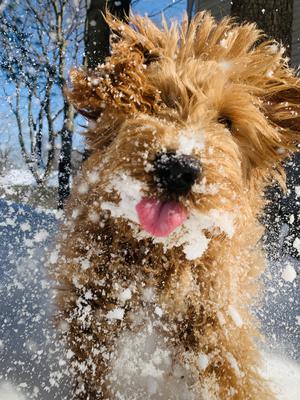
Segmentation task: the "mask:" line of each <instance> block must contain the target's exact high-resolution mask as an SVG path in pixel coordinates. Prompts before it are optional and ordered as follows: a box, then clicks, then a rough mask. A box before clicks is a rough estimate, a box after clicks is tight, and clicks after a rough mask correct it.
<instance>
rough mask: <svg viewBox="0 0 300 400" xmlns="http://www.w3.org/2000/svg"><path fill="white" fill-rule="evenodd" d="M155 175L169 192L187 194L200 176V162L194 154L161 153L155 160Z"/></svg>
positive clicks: (178, 194)
mask: <svg viewBox="0 0 300 400" xmlns="http://www.w3.org/2000/svg"><path fill="white" fill-rule="evenodd" d="M153 166H154V176H155V178H156V180H157V181H158V184H159V185H160V186H161V187H162V188H163V189H165V190H166V191H167V192H168V193H169V194H175V195H177V196H181V195H187V194H188V193H189V191H190V190H191V187H192V186H193V184H194V183H195V181H196V179H197V178H198V177H199V176H200V173H201V165H200V162H199V161H198V160H197V159H196V158H195V157H193V156H190V155H185V154H176V153H174V152H166V153H160V154H158V155H157V157H156V159H155V160H154V165H153Z"/></svg>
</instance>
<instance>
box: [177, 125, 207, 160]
mask: <svg viewBox="0 0 300 400" xmlns="http://www.w3.org/2000/svg"><path fill="white" fill-rule="evenodd" d="M178 141H179V147H178V150H177V153H178V154H185V155H190V154H192V152H193V151H194V150H197V151H202V150H204V133H203V131H201V130H199V131H198V132H195V131H193V130H187V131H181V132H180V133H179V138H178Z"/></svg>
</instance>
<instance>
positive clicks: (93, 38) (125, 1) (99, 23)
mask: <svg viewBox="0 0 300 400" xmlns="http://www.w3.org/2000/svg"><path fill="white" fill-rule="evenodd" d="M130 3H131V0H119V1H112V0H90V6H89V8H88V10H87V17H86V26H85V49H86V50H85V64H86V65H87V67H88V68H92V69H94V68H96V67H97V65H98V64H101V63H103V62H104V61H105V58H106V57H107V56H108V55H109V34H110V32H109V28H108V25H107V23H106V22H105V18H104V15H105V12H106V9H107V10H108V11H109V12H111V13H112V14H113V15H115V16H116V17H117V18H118V19H121V20H126V17H127V16H128V15H129V9H130Z"/></svg>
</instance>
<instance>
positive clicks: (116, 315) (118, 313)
mask: <svg viewBox="0 0 300 400" xmlns="http://www.w3.org/2000/svg"><path fill="white" fill-rule="evenodd" d="M124 312H125V311H124V309H123V308H115V309H114V310H111V311H109V312H108V313H107V314H106V318H107V319H118V320H122V319H123V317H124Z"/></svg>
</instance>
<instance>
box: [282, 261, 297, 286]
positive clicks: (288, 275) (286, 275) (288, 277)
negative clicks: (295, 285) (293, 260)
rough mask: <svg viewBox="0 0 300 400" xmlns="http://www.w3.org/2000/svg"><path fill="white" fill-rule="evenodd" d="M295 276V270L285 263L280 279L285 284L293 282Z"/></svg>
mask: <svg viewBox="0 0 300 400" xmlns="http://www.w3.org/2000/svg"><path fill="white" fill-rule="evenodd" d="M296 276H297V273H296V271H295V268H294V266H293V265H292V264H290V263H287V264H286V266H285V268H284V269H283V271H282V273H281V277H282V279H283V280H285V281H286V282H291V283H292V282H293V281H294V280H295V278H296Z"/></svg>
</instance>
